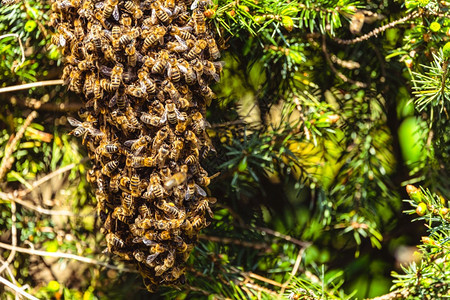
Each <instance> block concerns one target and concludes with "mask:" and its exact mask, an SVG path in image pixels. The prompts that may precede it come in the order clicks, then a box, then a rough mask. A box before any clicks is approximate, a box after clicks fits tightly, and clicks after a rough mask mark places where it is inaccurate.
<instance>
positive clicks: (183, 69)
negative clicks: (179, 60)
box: [178, 64, 188, 74]
mask: <svg viewBox="0 0 450 300" xmlns="http://www.w3.org/2000/svg"><path fill="white" fill-rule="evenodd" d="M178 68H179V69H180V71H181V72H182V73H183V74H186V73H187V71H188V69H187V68H186V67H185V66H183V65H182V64H178Z"/></svg>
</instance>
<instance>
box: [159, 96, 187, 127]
mask: <svg viewBox="0 0 450 300" xmlns="http://www.w3.org/2000/svg"><path fill="white" fill-rule="evenodd" d="M177 119H178V120H180V121H185V119H184V117H183V116H182V115H181V113H180V112H179V111H178V109H177V108H176V106H175V103H173V101H172V100H167V101H166V110H165V112H164V114H163V116H162V117H161V123H165V122H166V120H167V121H169V123H170V124H175V123H176V122H177Z"/></svg>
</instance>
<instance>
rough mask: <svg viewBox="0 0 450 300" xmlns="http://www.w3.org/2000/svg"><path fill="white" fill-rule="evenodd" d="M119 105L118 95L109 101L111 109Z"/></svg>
mask: <svg viewBox="0 0 450 300" xmlns="http://www.w3.org/2000/svg"><path fill="white" fill-rule="evenodd" d="M116 104H117V95H114V96H112V98H111V99H110V100H109V104H108V106H109V107H113V106H114V105H116Z"/></svg>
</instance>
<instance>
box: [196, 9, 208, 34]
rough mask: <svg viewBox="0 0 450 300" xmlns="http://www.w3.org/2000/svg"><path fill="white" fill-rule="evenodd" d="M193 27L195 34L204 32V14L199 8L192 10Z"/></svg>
mask: <svg viewBox="0 0 450 300" xmlns="http://www.w3.org/2000/svg"><path fill="white" fill-rule="evenodd" d="M193 19H194V25H195V26H194V29H195V34H196V35H203V34H205V33H206V21H205V16H204V15H203V13H202V12H201V11H200V10H199V9H195V10H194V11H193Z"/></svg>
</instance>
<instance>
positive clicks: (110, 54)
mask: <svg viewBox="0 0 450 300" xmlns="http://www.w3.org/2000/svg"><path fill="white" fill-rule="evenodd" d="M102 52H103V56H104V57H105V59H106V60H107V61H112V62H114V63H117V59H116V53H115V52H114V49H113V48H112V47H111V46H110V45H109V44H106V43H105V44H103V45H102Z"/></svg>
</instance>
